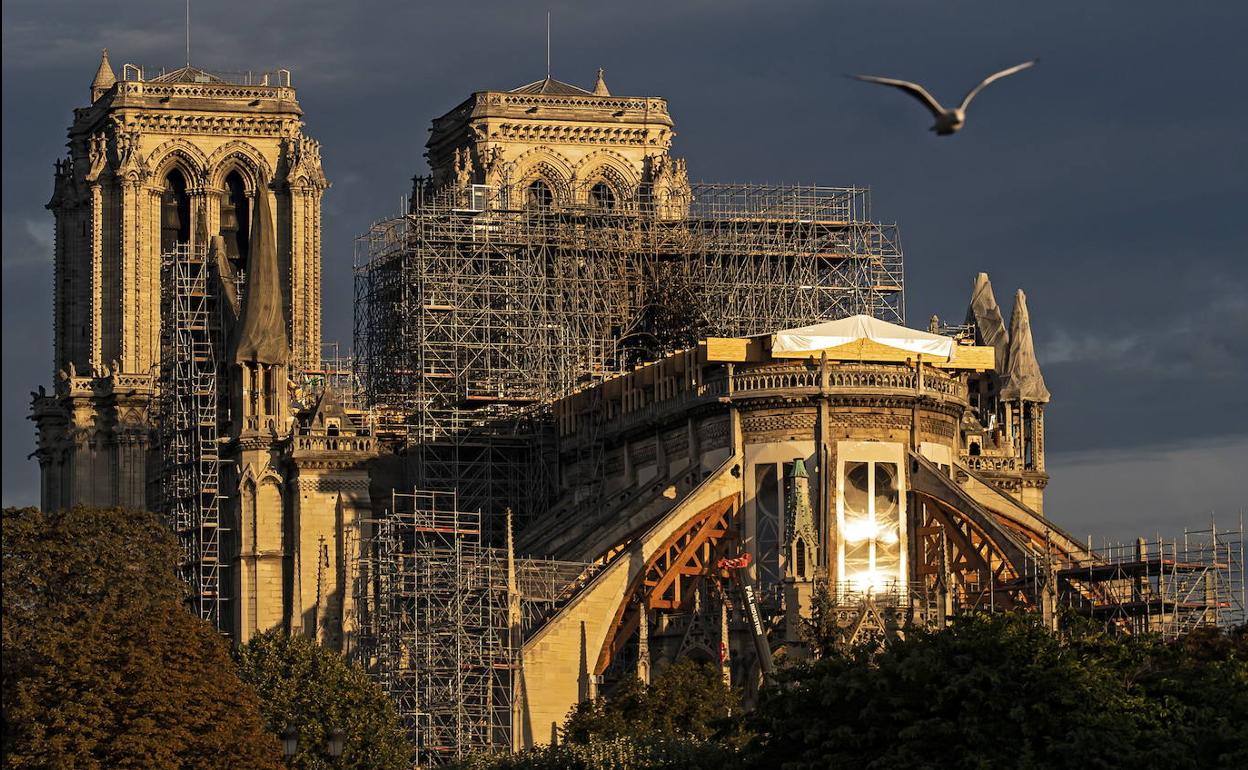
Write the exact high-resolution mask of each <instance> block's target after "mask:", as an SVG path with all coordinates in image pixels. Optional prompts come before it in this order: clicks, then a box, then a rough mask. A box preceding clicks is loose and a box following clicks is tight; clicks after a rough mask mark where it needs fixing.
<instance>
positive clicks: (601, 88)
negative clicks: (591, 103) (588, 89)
mask: <svg viewBox="0 0 1248 770" xmlns="http://www.w3.org/2000/svg"><path fill="white" fill-rule="evenodd" d="M602 73H603V69H602V67H599V68H598V80H597V82H595V83H594V96H610V95H611V92H610V91H608V90H607V81H605V80H603V78H602Z"/></svg>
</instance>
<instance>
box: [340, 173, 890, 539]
mask: <svg viewBox="0 0 1248 770" xmlns="http://www.w3.org/2000/svg"><path fill="white" fill-rule="evenodd" d="M490 192H491V194H489V195H483V196H480V198H479V199H478V200H477V204H478V206H479V208H468V207H465V206H464V205H463V204H464V203H465V201H463V200H461V199H459V198H458V197H456V196H455V195H454V194H446V193H439V194H432V193H426V192H424V190H423V188H420V187H419V185H418V190H417V194H416V196H415V197H414V199H413V201H412V203H411V206H410V210H409V211H408V213H406V214H404V215H403V216H399V217H394V218H391V219H386V220H383V221H380V222H378V223H376V224H375V225H374V226H373V227H372V228H371V229H370V230H369V231H368V232H367V233H365V234H364V235H363V236H361V237H360V238H359V240H358V241H357V248H356V258H355V328H354V348H355V352H356V359H355V367H356V373H357V375H358V381H359V387H360V396H361V401H362V406H363V408H366V409H368V410H370V413H371V414H372V415H374V419H375V422H376V428H377V431H378V435H379V436H381V437H383V438H384V439H386V440H388V441H389V442H390V443H392V444H397V445H399V446H400V447H406V456H407V457H408V458H409V460H410V464H411V468H410V481H411V483H413V484H414V485H416V486H418V487H420V488H422V489H441V490H446V491H449V490H452V489H455V490H457V491H458V494H459V496H460V501H461V504H463V505H464V506H465V507H467V508H470V509H480V510H481V511H483V513H484V514H485V515H486V523H487V526H486V529H487V532H489V533H492V534H491V535H490V537H489V538H488V539H489V540H490V541H492V542H497V528H496V527H492V526H491V525H490V522H492V521H495V520H497V516H498V514H500V513H501V512H502V510H503V509H504V508H506V507H511V508H512V509H513V510H514V511H515V512H516V516H517V521H518V522H519V524H520V525H521V526H522V525H523V524H524V523H525V522H526V521H527V520H528V518H529V517H530V515H531V514H532V513H533V512H534V511H535V510H537V509H540V508H541V507H542V505H543V504H544V503H545V502H546V499H547V493H548V488H547V487H548V485H547V484H546V481H545V479H544V477H543V474H542V468H541V463H539V462H535V461H534V455H535V454H540V452H541V450H540V447H538V445H539V444H540V442H541V436H540V435H539V434H540V426H538V425H537V424H536V423H535V421H534V419H533V415H535V414H536V413H538V412H540V410H541V409H542V408H543V407H544V405H546V404H549V403H551V402H552V401H553V400H555V399H558V398H560V397H562V396H564V395H566V394H567V393H569V392H571V391H572V390H574V389H576V388H579V387H583V386H585V385H587V384H591V383H593V382H596V381H600V380H603V379H605V378H608V377H610V376H613V375H615V374H619V373H621V372H624V371H628V370H629V369H631V367H632V366H633V365H635V364H637V363H639V362H643V361H648V360H653V359H655V358H657V357H659V356H661V355H664V354H666V353H668V352H670V351H672V350H675V349H680V348H683V347H688V346H690V345H693V344H695V343H696V340H697V339H698V338H700V337H702V336H706V335H708V334H711V335H720V336H747V335H752V334H758V333H764V332H769V331H772V330H775V329H781V328H790V327H794V326H801V325H805V324H810V323H815V322H818V321H823V320H828V319H832V318H839V317H844V316H848V315H853V314H855V313H866V314H869V315H873V316H876V317H879V318H882V319H884V320H888V321H893V322H904V320H905V310H904V292H903V287H904V280H903V278H904V276H903V273H904V270H903V259H902V253H901V248H900V241H899V238H898V235H897V230H896V227H895V226H894V225H889V224H882V223H879V222H876V221H875V220H873V219H872V216H871V211H870V196H869V193H868V191H867V190H865V189H860V188H835V187H818V186H800V185H751V184H735V185H734V184H695V185H693V186H691V188H690V189H689V193H688V195H687V196H681V198H680V200H679V201H677V202H673V201H672V200H662V201H661V200H651V199H649V198H648V197H647V195H646V194H645V193H644V191H643V192H642V193H639V194H638V195H637V197H635V198H634V199H631V200H627V201H618V202H617V205H615V206H614V207H613V208H610V209H603V208H599V207H595V206H593V205H592V204H589V203H583V204H573V205H560V206H554V207H534V208H515V207H512V206H510V205H509V204H508V201H506V200H503V199H502V196H499V195H498V194H497V193H496V191H490ZM590 199H591V196H589V195H587V194H586V195H579V194H574V195H571V196H570V197H569V200H574V201H589V200H590ZM536 422H540V421H536ZM482 436H486V437H487V438H485V439H482V438H481V437H482ZM493 437H497V438H498V439H499V440H500V441H502V442H504V443H503V444H497V445H496V444H495V443H494V438H493ZM508 442H510V443H508ZM520 444H524V445H525V446H520Z"/></svg>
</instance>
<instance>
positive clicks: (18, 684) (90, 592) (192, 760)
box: [3, 507, 280, 768]
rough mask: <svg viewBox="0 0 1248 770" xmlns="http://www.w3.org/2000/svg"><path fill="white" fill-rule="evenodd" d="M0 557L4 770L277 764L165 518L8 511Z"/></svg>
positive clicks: (116, 512)
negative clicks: (193, 607)
mask: <svg viewBox="0 0 1248 770" xmlns="http://www.w3.org/2000/svg"><path fill="white" fill-rule="evenodd" d="M3 556H4V567H3V570H4V577H3V580H4V585H3V592H4V616H3V651H4V676H3V680H4V682H3V703H4V739H3V741H4V744H3V745H4V754H5V760H6V767H14V768H35V767H56V768H219V767H248V768H264V767H270V768H273V767H279V766H280V758H279V757H280V754H279V749H278V743H277V739H276V737H275V736H274V735H273V734H271V733H268V732H266V731H265V729H264V725H263V722H262V721H261V719H260V714H259V704H258V702H257V700H256V697H255V693H254V692H252V691H251V690H250V689H249V688H248V687H246V686H245V685H243V684H242V682H240V681H239V679H238V676H237V674H236V673H235V670H234V666H233V662H232V661H231V659H230V655H229V648H228V645H227V643H226V642H225V640H224V639H222V638H221V636H220V635H219V634H217V633H216V632H215V631H214V630H213V629H212V628H210V627H209V626H208V625H207V624H205V623H203V622H202V621H200V620H199V619H198V618H195V617H194V616H192V615H191V614H190V613H189V612H187V611H186V609H185V608H184V606H183V602H182V595H183V594H182V586H181V583H180V582H179V581H178V579H177V577H176V576H175V574H174V565H175V563H176V559H177V556H178V546H177V543H176V542H175V540H174V539H173V537H172V535H170V534H169V532H168V530H167V528H166V527H165V526H164V525H163V523H162V522H161V521H160V519H159V518H157V517H156V516H155V515H153V514H150V513H143V512H139V511H127V510H122V509H95V508H85V507H78V508H73V509H69V510H64V511H59V512H56V513H44V512H41V511H38V510H35V509H32V508H27V509H21V510H19V509H13V508H9V509H5V511H4V541H3Z"/></svg>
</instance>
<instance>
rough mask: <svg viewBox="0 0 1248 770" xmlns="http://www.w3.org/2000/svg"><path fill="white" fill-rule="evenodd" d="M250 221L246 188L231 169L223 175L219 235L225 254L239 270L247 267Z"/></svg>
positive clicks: (237, 174)
mask: <svg viewBox="0 0 1248 770" xmlns="http://www.w3.org/2000/svg"><path fill="white" fill-rule="evenodd" d="M250 223H251V211H250V206H249V203H248V201H247V188H246V187H245V186H244V184H243V178H242V176H240V175H239V173H238V172H237V171H231V172H230V173H229V174H227V175H226V177H225V196H224V197H223V198H222V199H221V236H222V237H223V238H224V239H225V254H226V256H228V257H229V258H230V261H232V262H233V263H234V266H235V267H237V268H239V269H240V270H243V269H246V267H247V256H248V253H249V247H250V242H249V239H248V235H249V233H248V226H249V225H250Z"/></svg>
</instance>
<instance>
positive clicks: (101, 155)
mask: <svg viewBox="0 0 1248 770" xmlns="http://www.w3.org/2000/svg"><path fill="white" fill-rule="evenodd" d="M87 163H88V164H89V165H90V168H88V169H87V181H89V182H94V181H96V180H97V179H99V178H100V174H102V173H103V172H104V167H105V166H106V165H107V163H108V137H107V136H105V135H104V134H95V135H94V136H92V137H91V139H90V140H89V142H88V144H87Z"/></svg>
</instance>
